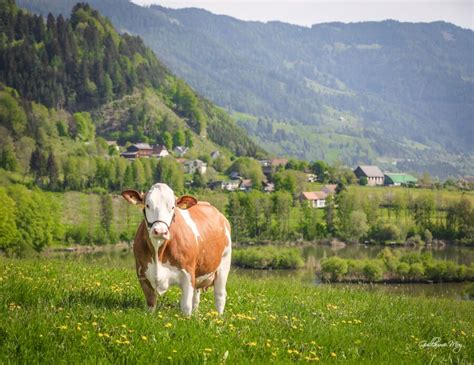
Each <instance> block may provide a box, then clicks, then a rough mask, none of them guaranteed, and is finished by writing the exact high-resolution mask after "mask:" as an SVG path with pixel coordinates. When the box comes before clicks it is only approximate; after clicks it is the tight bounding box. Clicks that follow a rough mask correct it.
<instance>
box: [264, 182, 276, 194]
mask: <svg viewBox="0 0 474 365" xmlns="http://www.w3.org/2000/svg"><path fill="white" fill-rule="evenodd" d="M262 186H263V192H264V193H273V192H274V191H275V184H274V183H271V182H268V181H264V182H262Z"/></svg>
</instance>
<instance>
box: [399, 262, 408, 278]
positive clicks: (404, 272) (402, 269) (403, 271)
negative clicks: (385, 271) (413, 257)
mask: <svg viewBox="0 0 474 365" xmlns="http://www.w3.org/2000/svg"><path fill="white" fill-rule="evenodd" d="M409 272H410V265H408V264H407V263H406V262H401V263H400V264H399V265H398V266H397V274H398V275H400V276H401V277H402V279H403V278H405V277H406V276H408V273H409Z"/></svg>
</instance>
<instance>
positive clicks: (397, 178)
mask: <svg viewBox="0 0 474 365" xmlns="http://www.w3.org/2000/svg"><path fill="white" fill-rule="evenodd" d="M416 182H417V179H416V177H413V176H411V175H408V174H403V173H392V172H387V173H386V174H385V178H384V184H385V185H388V186H407V185H415V184H416Z"/></svg>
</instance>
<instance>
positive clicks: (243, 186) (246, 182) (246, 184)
mask: <svg viewBox="0 0 474 365" xmlns="http://www.w3.org/2000/svg"><path fill="white" fill-rule="evenodd" d="M252 185H253V183H252V180H250V179H242V180H241V181H240V185H239V189H240V190H241V191H245V192H249V191H250V190H252Z"/></svg>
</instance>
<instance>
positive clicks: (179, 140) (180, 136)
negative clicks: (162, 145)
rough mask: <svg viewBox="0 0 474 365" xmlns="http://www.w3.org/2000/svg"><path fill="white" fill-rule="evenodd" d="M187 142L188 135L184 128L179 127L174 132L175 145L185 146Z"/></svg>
mask: <svg viewBox="0 0 474 365" xmlns="http://www.w3.org/2000/svg"><path fill="white" fill-rule="evenodd" d="M185 144H186V136H185V134H184V132H183V130H182V129H178V130H177V131H176V132H174V133H173V146H174V147H177V146H184V145H185Z"/></svg>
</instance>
